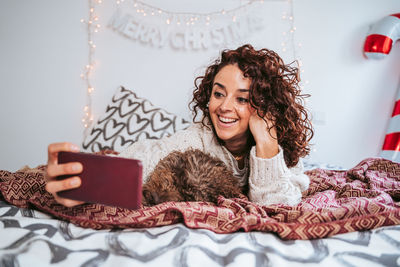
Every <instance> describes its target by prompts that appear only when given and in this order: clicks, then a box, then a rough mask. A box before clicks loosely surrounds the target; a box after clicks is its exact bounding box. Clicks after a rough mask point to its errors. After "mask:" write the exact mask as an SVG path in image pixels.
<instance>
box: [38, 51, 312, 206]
mask: <svg viewBox="0 0 400 267" xmlns="http://www.w3.org/2000/svg"><path fill="white" fill-rule="evenodd" d="M297 73H298V72H297V69H296V68H291V67H290V66H287V65H285V64H283V61H282V59H281V58H280V57H279V56H278V55H277V54H276V53H274V52H273V51H270V50H268V49H261V50H255V49H254V48H253V47H252V46H251V45H244V46H242V47H239V48H237V49H236V50H226V51H223V52H222V55H221V58H220V59H218V60H217V61H215V62H214V64H212V65H211V66H209V67H208V68H207V69H206V72H205V75H204V76H201V77H198V78H197V79H196V80H195V84H196V88H195V90H194V92H193V99H192V101H191V103H190V104H189V106H190V108H191V110H192V111H193V113H194V118H193V122H194V124H193V125H192V126H191V127H189V128H188V129H186V130H182V131H178V132H176V133H175V134H173V135H172V136H170V137H164V138H161V139H159V140H140V141H137V142H135V143H133V144H132V145H131V146H129V147H128V148H127V149H126V150H124V151H123V152H122V153H121V154H120V156H121V157H127V158H134V159H138V160H140V161H141V162H142V164H143V175H142V177H143V182H147V180H148V179H149V177H151V174H152V172H153V171H154V170H155V169H156V167H157V165H158V164H159V163H160V162H161V161H162V160H163V159H164V158H166V157H167V156H168V155H170V154H171V153H173V152H174V151H180V152H185V151H189V150H191V149H198V150H200V151H201V152H204V153H206V154H209V155H211V156H213V157H215V158H217V159H219V160H221V161H222V162H223V163H224V164H225V165H226V166H227V167H228V169H229V170H230V171H232V173H233V176H234V177H235V178H236V179H238V182H239V186H240V188H241V190H242V191H243V193H246V194H248V196H249V198H250V200H251V201H253V202H255V203H258V204H262V205H267V204H276V203H282V204H288V205H295V204H297V203H299V202H300V200H301V197H302V194H301V193H302V192H303V191H304V190H306V189H307V188H308V186H309V183H310V180H309V178H308V176H307V175H305V174H304V173H303V165H302V163H301V161H300V157H302V156H305V155H307V153H308V152H309V149H308V141H309V140H310V138H311V137H312V133H313V131H312V128H311V124H310V121H309V119H308V117H307V112H306V111H305V109H304V107H303V106H302V105H301V100H302V97H303V96H302V95H301V94H300V90H299V89H298V87H297V82H298V79H297ZM200 111H201V113H202V114H203V117H202V119H201V121H196V117H197V115H198V114H199V112H200ZM73 147H74V146H73V145H71V144H68V143H63V144H52V145H50V146H49V161H48V168H47V176H48V182H47V186H46V190H47V191H48V192H50V193H52V194H53V195H54V197H55V199H56V200H57V201H58V202H59V203H61V204H64V205H67V206H74V205H77V204H81V202H74V201H72V200H68V199H63V198H60V197H58V195H57V192H59V191H62V190H67V189H72V188H76V187H79V186H80V178H79V177H78V176H73V177H72V178H70V179H67V180H63V181H58V180H56V179H55V177H56V176H59V175H65V174H71V175H74V174H75V175H79V173H80V171H81V170H82V166H81V165H80V164H76V163H68V164H58V162H57V154H58V152H60V151H71V150H74V149H73ZM74 166H75V167H76V170H74V168H73V167H74ZM197 167H198V168H200V167H199V166H197ZM200 172H201V173H202V170H200ZM203 172H205V173H204V175H205V177H207V175H214V174H211V173H207V171H206V170H203ZM175 175H180V174H179V173H175ZM162 181H165V183H168V182H167V181H166V180H165V179H164V180H163V179H162ZM199 183H202V181H199ZM203 183H205V180H203ZM222 183H224V182H222ZM181 186H182V187H184V186H185V185H184V184H182V185H181ZM213 186H215V185H213ZM156 188H159V187H156ZM192 189H193V188H192ZM203 190H207V189H203ZM209 191H210V192H213V191H212V188H211V187H210V188H209ZM150 194H151V192H150Z"/></svg>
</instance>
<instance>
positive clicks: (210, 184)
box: [142, 149, 245, 206]
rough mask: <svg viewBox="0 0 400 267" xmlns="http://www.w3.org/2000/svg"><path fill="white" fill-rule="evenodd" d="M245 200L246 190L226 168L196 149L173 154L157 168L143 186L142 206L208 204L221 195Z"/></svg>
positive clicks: (215, 200)
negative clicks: (200, 202)
mask: <svg viewBox="0 0 400 267" xmlns="http://www.w3.org/2000/svg"><path fill="white" fill-rule="evenodd" d="M219 195H222V196H224V197H226V198H243V197H245V196H244V195H243V188H241V187H240V185H239V181H238V179H237V178H235V177H234V176H233V173H232V171H230V170H229V169H228V168H227V167H226V165H225V164H224V163H223V162H222V161H221V160H219V159H218V158H216V157H212V156H210V155H208V154H205V153H204V152H202V151H200V150H198V149H193V150H188V151H185V152H179V151H174V152H172V153H170V154H169V155H168V156H166V157H165V158H164V159H162V160H160V162H159V163H158V164H157V166H156V167H155V169H154V171H153V172H152V173H151V174H150V177H149V179H148V180H147V182H146V183H145V184H144V185H143V200H142V202H143V205H145V206H152V205H156V204H159V203H162V202H167V201H207V202H213V203H217V200H218V196H219Z"/></svg>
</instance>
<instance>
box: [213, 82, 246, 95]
mask: <svg viewBox="0 0 400 267" xmlns="http://www.w3.org/2000/svg"><path fill="white" fill-rule="evenodd" d="M215 85H217V86H218V87H220V88H222V89H225V85H223V84H220V83H219V82H214V85H213V86H215ZM237 91H239V92H241V93H248V92H249V91H250V90H249V89H237Z"/></svg>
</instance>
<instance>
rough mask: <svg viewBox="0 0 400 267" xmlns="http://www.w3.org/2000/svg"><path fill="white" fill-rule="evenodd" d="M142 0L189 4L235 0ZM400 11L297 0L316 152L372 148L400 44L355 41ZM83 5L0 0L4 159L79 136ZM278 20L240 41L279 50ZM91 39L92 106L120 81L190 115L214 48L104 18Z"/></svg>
mask: <svg viewBox="0 0 400 267" xmlns="http://www.w3.org/2000/svg"><path fill="white" fill-rule="evenodd" d="M104 2H105V3H104V7H103V8H102V9H99V12H100V16H103V17H104V18H106V17H107V16H109V12H110V9H109V8H106V7H107V5H111V6H113V4H114V2H112V3H111V0H106V1H104ZM148 2H149V3H150V2H151V3H153V4H154V5H158V6H159V7H162V8H164V9H169V10H178V8H179V9H182V8H186V9H185V11H188V10H189V11H190V8H193V10H192V11H195V12H203V11H204V12H210V11H213V10H219V9H220V8H221V5H222V7H223V5H224V4H225V5H226V4H227V3H228V4H230V5H231V6H234V5H235V4H236V5H237V4H238V3H239V1H230V0H225V3H223V2H224V1H222V3H221V2H217V1H211V0H210V1H206V2H205V1H194V0H192V1H183V3H185V4H182V1H178V0H176V1H170V2H168V3H169V4H166V3H165V1H161V0H159V1H148ZM266 4H268V2H267V1H266ZM184 5H187V7H185V6H184ZM199 8H202V9H199ZM398 12H400V1H399V0H381V1H378V0H352V1H348V0H324V1H321V0H294V15H295V16H294V18H295V26H296V28H297V31H296V35H295V37H296V40H297V42H301V43H302V47H301V49H300V50H299V51H298V54H299V56H300V57H301V58H302V60H303V63H304V74H303V80H307V81H309V84H307V86H306V88H305V92H306V93H310V94H311V95H312V97H311V98H310V99H309V103H308V106H309V108H310V109H312V111H313V112H314V113H315V114H316V115H317V116H318V118H319V119H322V120H323V121H324V122H322V123H321V122H320V123H317V122H316V124H315V137H314V138H313V140H312V142H313V143H314V144H315V145H314V150H315V151H313V153H312V155H311V159H312V160H315V161H320V162H328V163H332V164H339V165H342V166H344V167H352V166H353V165H355V164H357V163H358V162H359V161H360V160H362V159H363V158H366V157H371V156H377V155H378V153H379V150H380V147H381V145H382V142H383V138H384V135H385V131H386V127H387V123H388V119H389V117H390V114H391V112H392V107H393V99H394V97H395V95H396V92H397V88H398V86H399V76H400V75H399V74H400V60H399V58H400V48H399V47H398V46H399V45H398V44H396V45H395V47H394V48H393V51H392V52H391V54H390V55H389V56H388V57H387V58H386V59H384V60H381V61H372V60H366V59H365V58H364V57H363V55H362V52H361V51H362V46H363V42H364V39H365V36H366V34H367V32H368V27H369V25H370V24H372V23H375V22H376V21H378V20H379V19H381V18H382V17H384V16H387V15H389V14H392V13H398ZM87 13H88V6H87V1H81V0H69V1H54V0H36V1H29V0H2V1H0V101H1V102H0V103H1V105H0V125H1V127H0V131H1V138H0V148H1V149H0V169H6V170H11V171H14V170H17V169H18V168H20V167H22V166H23V165H29V166H31V167H34V166H36V165H38V164H44V163H46V158H47V151H46V149H47V145H48V144H49V143H51V142H56V141H64V140H65V141H71V142H75V143H78V144H80V142H81V141H82V132H83V126H82V123H81V121H80V120H81V118H82V115H83V107H84V105H85V101H86V99H85V97H86V94H85V84H84V83H83V81H82V80H81V79H80V77H79V75H80V73H81V71H82V69H83V66H85V65H86V63H87V54H88V50H87V45H86V31H85V28H84V26H83V24H82V23H80V19H81V18H86V17H87ZM282 23H283V22H282V20H276V25H270V24H269V23H268V25H265V32H261V33H258V34H253V35H252V36H250V37H249V38H248V39H247V40H243V41H246V42H247V41H248V42H251V43H253V44H254V45H255V46H256V47H258V48H260V47H263V46H266V47H269V48H273V49H276V50H279V46H277V45H276V44H277V43H278V44H279V38H277V37H275V36H274V38H271V35H273V34H272V32H273V31H274V29H275V31H277V32H278V33H279V31H280V30H281V29H282V27H285V26H284V25H283V24H282ZM274 34H275V33H274ZM271 40H273V41H275V43H274V42H272V41H271ZM95 42H96V45H97V48H96V55H95V59H96V61H97V66H96V68H95V72H94V75H93V84H94V87H95V92H94V95H93V105H94V106H93V111H94V115H95V116H99V115H100V114H101V112H102V111H103V110H104V109H105V106H106V104H107V102H108V100H109V99H110V97H111V95H112V92H113V91H114V90H115V88H116V87H117V86H118V85H121V84H122V85H125V86H127V87H128V88H130V89H134V90H135V91H136V92H137V93H138V94H139V95H140V96H143V97H146V98H148V99H150V100H151V101H152V102H153V103H154V104H155V105H158V106H161V107H164V108H166V109H167V110H169V111H171V112H174V113H177V114H179V115H181V116H184V117H187V118H189V114H188V110H187V102H188V100H189V96H190V92H191V90H192V88H193V79H194V77H195V76H197V75H199V74H201V71H202V70H203V68H204V66H205V65H206V64H207V63H209V62H210V61H211V60H212V59H213V58H215V57H216V56H217V55H218V51H219V49H209V50H207V51H199V52H191V51H175V50H172V49H169V48H163V49H156V48H152V47H150V46H147V45H144V44H141V43H137V42H135V41H132V40H128V39H126V38H123V37H121V36H120V35H118V34H116V33H114V32H112V31H111V30H109V29H106V28H102V32H101V33H100V34H98V35H97V36H96V37H95ZM232 46H233V44H232ZM277 52H279V53H281V51H277ZM289 54H290V53H289ZM282 56H283V57H284V58H288V59H289V58H290V55H287V54H286V55H285V54H284V53H283V54H282ZM127 62H129V63H127Z"/></svg>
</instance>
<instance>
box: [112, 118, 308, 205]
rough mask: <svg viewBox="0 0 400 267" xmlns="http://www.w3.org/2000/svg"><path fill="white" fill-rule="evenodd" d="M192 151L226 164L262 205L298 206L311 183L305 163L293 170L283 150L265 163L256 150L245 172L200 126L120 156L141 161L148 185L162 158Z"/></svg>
mask: <svg viewBox="0 0 400 267" xmlns="http://www.w3.org/2000/svg"><path fill="white" fill-rule="evenodd" d="M189 149H200V150H202V151H204V152H205V153H208V154H210V155H212V156H215V157H217V158H219V159H220V160H222V161H223V162H224V163H225V164H226V165H227V166H228V167H229V168H231V169H232V171H233V173H234V175H235V176H236V177H237V178H238V179H239V181H240V183H241V185H246V184H247V183H249V199H250V201H252V202H255V203H257V204H260V205H269V204H287V205H296V204H297V203H299V202H300V200H301V192H302V191H305V190H306V189H307V188H308V186H309V183H310V180H309V178H308V176H307V175H305V174H304V173H303V165H302V163H301V161H300V162H299V164H297V165H296V166H295V167H293V168H288V167H287V166H286V163H285V160H284V157H283V150H282V149H281V148H280V151H279V153H278V154H277V155H276V156H274V157H273V158H271V159H262V158H258V157H257V156H256V147H255V146H254V147H252V149H251V151H250V155H249V157H247V158H246V162H245V166H244V168H243V169H239V167H238V164H237V161H236V160H235V159H234V157H233V155H232V154H231V153H230V152H229V151H228V150H227V149H226V148H225V147H223V146H221V145H220V144H219V143H218V141H217V139H216V137H215V136H214V133H213V132H212V131H211V130H209V129H207V128H206V127H204V126H203V125H201V124H199V123H197V124H194V125H192V126H190V127H189V128H188V129H186V130H182V131H178V132H176V133H175V134H174V135H172V136H170V137H165V138H162V139H159V140H142V141H138V142H136V143H134V144H132V145H131V146H129V147H128V148H127V149H126V150H124V151H122V152H121V153H120V154H119V156H120V157H126V158H134V159H139V160H141V161H142V163H143V181H144V182H145V181H146V180H147V179H148V177H149V175H150V173H151V172H152V171H153V170H154V168H155V167H156V165H157V163H158V162H159V161H160V160H161V159H162V158H164V157H166V156H167V155H168V154H169V153H171V152H172V151H175V150H177V151H182V152H183V151H186V150H189Z"/></svg>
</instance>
